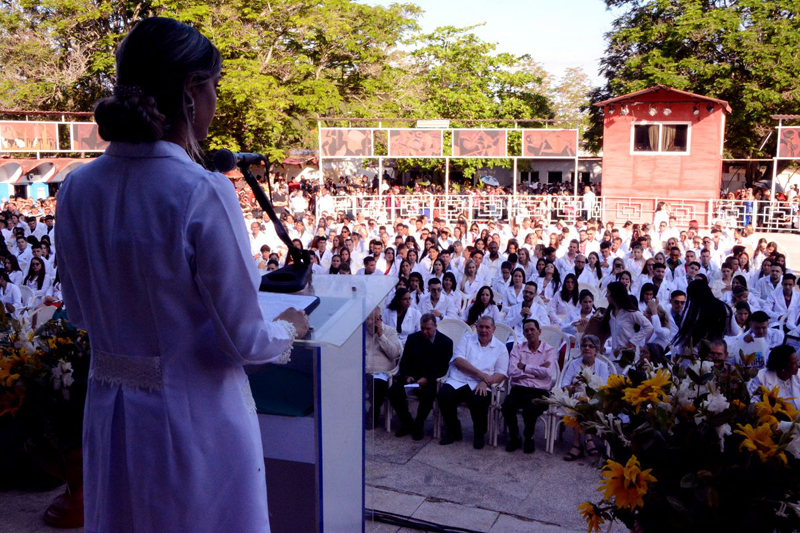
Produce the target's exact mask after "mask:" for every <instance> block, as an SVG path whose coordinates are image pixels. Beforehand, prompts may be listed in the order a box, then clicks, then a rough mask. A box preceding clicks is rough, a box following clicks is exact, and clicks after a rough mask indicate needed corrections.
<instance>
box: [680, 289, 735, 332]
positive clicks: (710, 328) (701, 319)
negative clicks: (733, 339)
mask: <svg viewBox="0 0 800 533" xmlns="http://www.w3.org/2000/svg"><path fill="white" fill-rule="evenodd" d="M732 316H733V312H732V311H731V308H730V307H729V306H728V305H726V304H724V303H723V302H721V301H719V300H718V299H717V298H716V297H714V294H713V293H712V292H711V289H710V288H709V286H708V283H705V282H704V281H701V280H698V279H696V280H692V281H691V282H689V285H688V287H687V288H686V310H685V311H684V314H683V319H682V320H681V327H680V329H679V330H678V333H676V334H675V338H674V339H673V340H672V344H686V343H691V345H692V346H696V345H697V343H698V342H700V341H701V340H703V339H717V338H721V337H723V336H724V335H725V331H726V330H727V329H728V324H729V322H730V319H731V317H732Z"/></svg>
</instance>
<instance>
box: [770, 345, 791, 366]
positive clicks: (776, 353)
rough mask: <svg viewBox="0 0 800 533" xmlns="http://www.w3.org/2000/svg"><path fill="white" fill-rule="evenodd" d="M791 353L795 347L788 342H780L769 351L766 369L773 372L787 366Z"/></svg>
mask: <svg viewBox="0 0 800 533" xmlns="http://www.w3.org/2000/svg"><path fill="white" fill-rule="evenodd" d="M793 353H795V349H794V348H792V347H791V346H789V345H788V344H781V345H780V346H776V347H774V348H773V349H772V350H771V351H770V352H769V358H768V359H767V370H772V371H773V372H778V371H780V370H783V369H784V368H786V367H787V366H789V361H790V360H791V358H792V354H793Z"/></svg>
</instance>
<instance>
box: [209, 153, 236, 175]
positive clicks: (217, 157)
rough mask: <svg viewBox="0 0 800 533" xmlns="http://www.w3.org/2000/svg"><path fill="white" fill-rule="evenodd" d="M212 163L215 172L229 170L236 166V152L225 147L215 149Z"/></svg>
mask: <svg viewBox="0 0 800 533" xmlns="http://www.w3.org/2000/svg"><path fill="white" fill-rule="evenodd" d="M212 163H213V165H214V168H215V169H216V170H217V172H229V171H231V170H233V169H234V168H236V154H234V153H233V152H231V151H230V150H228V149H227V148H223V149H221V150H217V152H216V153H215V154H214V157H213V158H212Z"/></svg>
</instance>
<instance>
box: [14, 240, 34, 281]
mask: <svg viewBox="0 0 800 533" xmlns="http://www.w3.org/2000/svg"><path fill="white" fill-rule="evenodd" d="M14 255H16V256H17V262H18V263H19V268H20V270H22V275H23V276H27V275H28V265H30V263H31V259H32V258H33V252H32V251H31V247H30V245H29V244H28V240H27V239H26V238H25V237H22V236H20V237H17V250H16V253H15V254H14Z"/></svg>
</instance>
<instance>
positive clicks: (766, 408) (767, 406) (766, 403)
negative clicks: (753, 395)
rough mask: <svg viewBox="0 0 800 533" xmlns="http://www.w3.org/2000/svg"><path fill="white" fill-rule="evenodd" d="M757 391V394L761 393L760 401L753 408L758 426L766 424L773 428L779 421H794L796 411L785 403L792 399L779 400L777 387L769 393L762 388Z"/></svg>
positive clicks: (792, 406)
mask: <svg viewBox="0 0 800 533" xmlns="http://www.w3.org/2000/svg"><path fill="white" fill-rule="evenodd" d="M758 389H759V390H758V392H760V393H761V401H760V402H756V403H755V406H756V415H757V416H758V423H759V424H768V425H770V426H772V427H775V426H777V425H778V422H779V421H780V420H784V421H789V420H794V419H795V417H796V416H797V409H795V408H794V405H792V404H791V403H790V402H789V401H787V400H793V399H794V398H781V397H780V396H778V394H779V393H780V388H779V387H777V386H776V387H775V388H774V389H772V390H771V391H768V390H767V389H766V387H764V386H761V387H759V388H758ZM779 419H780V420H779Z"/></svg>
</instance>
